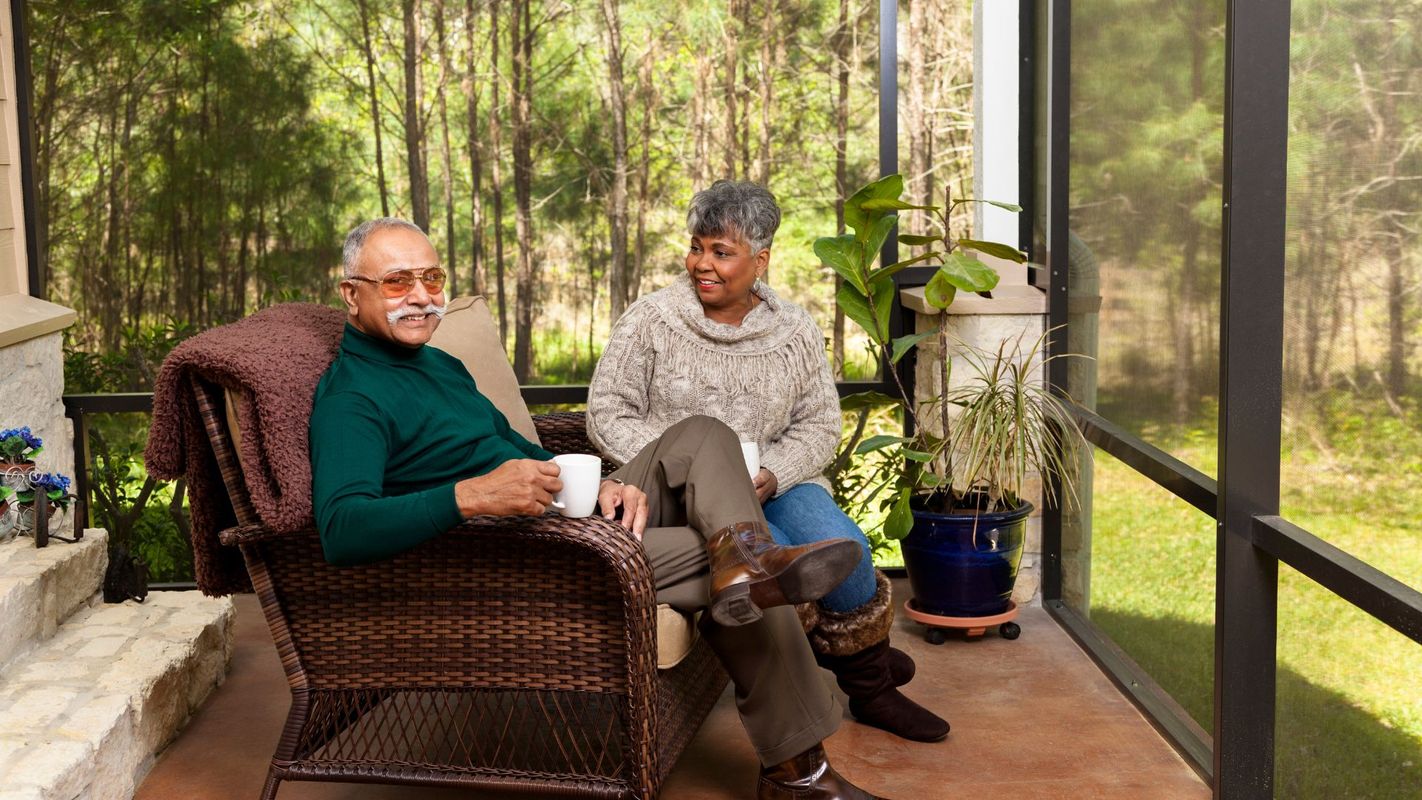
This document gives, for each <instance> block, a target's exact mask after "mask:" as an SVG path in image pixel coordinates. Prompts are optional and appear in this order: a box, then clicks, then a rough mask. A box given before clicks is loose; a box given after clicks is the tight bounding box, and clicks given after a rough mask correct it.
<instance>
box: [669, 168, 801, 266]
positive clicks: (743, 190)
mask: <svg viewBox="0 0 1422 800" xmlns="http://www.w3.org/2000/svg"><path fill="white" fill-rule="evenodd" d="M779 227H780V206H778V205H776V204H775V195H773V194H771V193H770V190H769V189H766V188H765V187H764V186H761V185H760V184H758V183H751V182H750V181H727V180H719V181H716V182H715V183H713V184H711V186H710V188H707V189H702V190H701V191H699V192H697V193H696V194H695V195H693V196H692V198H691V208H690V210H688V211H687V212H686V230H687V232H688V233H690V234H691V235H692V236H716V235H718V234H719V235H721V236H737V235H738V236H740V237H741V238H742V239H744V240H745V241H746V243H747V244H749V245H750V246H751V254H752V255H754V254H756V253H759V252H760V251H762V250H766V249H768V248H769V247H770V243H771V242H773V241H774V240H775V229H776V228H779Z"/></svg>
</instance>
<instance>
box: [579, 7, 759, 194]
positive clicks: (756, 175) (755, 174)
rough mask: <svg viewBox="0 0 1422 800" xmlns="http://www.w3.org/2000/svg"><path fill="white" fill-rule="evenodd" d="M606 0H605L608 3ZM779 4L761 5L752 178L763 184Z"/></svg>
mask: <svg viewBox="0 0 1422 800" xmlns="http://www.w3.org/2000/svg"><path fill="white" fill-rule="evenodd" d="M605 1H606V0H604V2H605ZM776 5H777V4H775V3H765V4H763V5H762V6H761V20H760V142H759V145H760V147H759V149H758V151H757V152H756V158H755V168H754V170H752V172H751V175H752V178H751V179H752V180H754V181H755V182H756V183H759V184H760V185H761V186H766V185H768V184H769V183H770V120H771V118H772V114H771V113H770V110H771V104H772V102H773V101H774V99H775V72H776V66H777V65H776V63H775V61H776V58H775V56H776V41H775V31H776V28H775V9H776Z"/></svg>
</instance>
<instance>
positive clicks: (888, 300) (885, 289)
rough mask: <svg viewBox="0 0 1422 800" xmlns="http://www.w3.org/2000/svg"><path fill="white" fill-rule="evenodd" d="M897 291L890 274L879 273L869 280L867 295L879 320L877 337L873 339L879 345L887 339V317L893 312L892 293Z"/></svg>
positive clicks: (897, 288)
mask: <svg viewBox="0 0 1422 800" xmlns="http://www.w3.org/2000/svg"><path fill="white" fill-rule="evenodd" d="M898 291H899V287H898V286H896V285H895V284H894V278H893V276H892V275H880V276H879V277H877V278H875V279H874V280H872V281H869V297H870V299H871V300H872V301H873V303H874V312H875V315H876V316H877V317H878V320H879V331H878V333H879V338H877V339H875V340H874V341H875V342H876V343H877V344H879V345H880V346H883V345H884V344H885V343H887V342H888V341H889V317H890V316H891V315H892V314H893V313H894V295H895V294H897V293H898Z"/></svg>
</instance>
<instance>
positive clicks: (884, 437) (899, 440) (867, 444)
mask: <svg viewBox="0 0 1422 800" xmlns="http://www.w3.org/2000/svg"><path fill="white" fill-rule="evenodd" d="M911 441H913V440H912V439H905V438H904V437H902V436H889V435H888V434H884V433H881V434H879V435H877V436H870V437H869V438H868V439H865V440H864V441H862V442H860V443H859V446H858V447H856V448H854V454H855V455H857V456H862V455H864V454H865V453H872V452H874V451H875V450H883V449H884V448H885V447H889V446H890V445H895V444H908V443H909V442H911Z"/></svg>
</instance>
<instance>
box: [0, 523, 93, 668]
mask: <svg viewBox="0 0 1422 800" xmlns="http://www.w3.org/2000/svg"><path fill="white" fill-rule="evenodd" d="M108 539H109V535H108V532H107V531H104V530H103V529H101V528H94V529H90V530H88V531H86V532H85V536H84V538H83V539H80V540H79V541H77V542H75V543H73V544H66V543H64V542H54V543H52V544H51V545H50V546H49V547H43V548H37V547H35V542H34V540H33V539H30V538H27V537H24V536H16V537H14V538H13V539H11V540H10V541H8V542H5V543H4V544H0V675H3V674H5V673H4V668H5V666H6V665H7V664H9V663H10V662H11V661H13V660H15V659H16V658H18V657H20V656H21V655H23V654H24V653H26V652H27V651H29V650H30V649H32V648H33V647H34V646H35V645H37V644H39V643H40V642H43V641H44V640H46V639H48V638H49V637H51V636H53V635H54V633H55V631H57V630H58V629H59V626H60V624H61V623H63V622H64V620H66V619H68V618H69V615H71V614H73V613H74V612H75V611H77V610H78V609H79V608H81V607H83V606H84V605H86V604H88V603H90V602H98V598H97V597H96V596H95V595H96V593H97V592H98V591H99V588H100V587H101V586H102V585H103V579H104V569H105V567H107V565H108V551H107V548H108Z"/></svg>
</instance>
